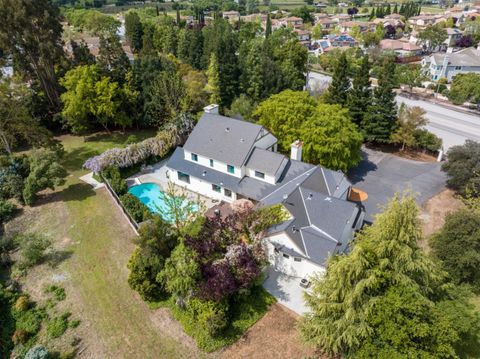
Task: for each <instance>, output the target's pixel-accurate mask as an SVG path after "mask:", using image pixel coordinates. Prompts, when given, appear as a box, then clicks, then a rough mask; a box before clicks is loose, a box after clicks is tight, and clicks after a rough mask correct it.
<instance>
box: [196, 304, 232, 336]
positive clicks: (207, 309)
mask: <svg viewBox="0 0 480 359" xmlns="http://www.w3.org/2000/svg"><path fill="white" fill-rule="evenodd" d="M188 310H189V312H190V314H191V315H192V316H193V318H195V319H196V320H197V321H198V324H199V325H200V326H201V327H202V328H203V329H204V330H205V331H206V332H207V333H208V334H209V335H210V336H212V337H215V336H218V335H220V334H221V333H222V331H223V330H225V328H226V327H227V324H228V321H227V316H226V312H227V310H228V305H227V304H226V302H224V301H222V302H215V301H213V300H207V301H202V300H200V299H197V298H194V299H191V300H190V301H189V303H188Z"/></svg>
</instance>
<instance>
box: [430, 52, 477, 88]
mask: <svg viewBox="0 0 480 359" xmlns="http://www.w3.org/2000/svg"><path fill="white" fill-rule="evenodd" d="M422 67H423V68H424V70H425V71H426V73H427V74H428V75H429V76H430V78H431V79H432V80H434V81H436V80H439V79H441V78H443V77H445V78H447V80H448V81H449V82H450V81H452V79H453V78H454V77H455V76H456V75H458V74H465V73H472V72H473V73H480V50H478V49H475V48H472V47H469V48H467V49H463V50H460V51H457V52H448V51H447V53H445V54H441V53H436V54H433V55H432V56H427V57H425V58H424V59H423V60H422Z"/></svg>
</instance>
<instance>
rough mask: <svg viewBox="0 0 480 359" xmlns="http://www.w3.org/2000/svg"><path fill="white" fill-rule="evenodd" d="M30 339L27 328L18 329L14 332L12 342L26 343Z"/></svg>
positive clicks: (16, 343)
mask: <svg viewBox="0 0 480 359" xmlns="http://www.w3.org/2000/svg"><path fill="white" fill-rule="evenodd" d="M27 340H28V333H27V331H26V330H23V329H17V330H15V332H14V333H13V336H12V342H13V344H15V345H18V344H24V343H25V342H26V341H27Z"/></svg>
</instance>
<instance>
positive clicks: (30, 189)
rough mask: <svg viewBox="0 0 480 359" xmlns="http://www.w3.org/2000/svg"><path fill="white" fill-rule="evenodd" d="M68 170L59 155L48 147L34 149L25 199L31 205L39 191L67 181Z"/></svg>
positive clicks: (24, 189) (25, 186)
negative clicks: (61, 163) (59, 161)
mask: <svg viewBox="0 0 480 359" xmlns="http://www.w3.org/2000/svg"><path fill="white" fill-rule="evenodd" d="M66 176H67V172H66V171H65V169H64V168H63V167H62V166H61V165H60V164H59V163H58V155H57V154H56V153H55V152H53V151H51V150H46V149H38V150H34V151H33V152H32V153H31V154H30V155H29V174H28V176H27V178H25V185H24V188H23V200H24V201H25V203H26V204H27V205H31V204H33V203H34V201H35V200H36V198H37V194H38V192H40V191H42V190H44V189H47V188H49V189H51V190H53V189H55V187H56V186H60V185H62V184H64V183H65V177H66Z"/></svg>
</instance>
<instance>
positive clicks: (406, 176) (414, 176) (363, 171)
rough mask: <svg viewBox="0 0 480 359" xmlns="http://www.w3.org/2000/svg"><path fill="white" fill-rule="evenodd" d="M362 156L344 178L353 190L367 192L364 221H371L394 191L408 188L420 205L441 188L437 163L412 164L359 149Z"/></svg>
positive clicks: (398, 158) (392, 156)
mask: <svg viewBox="0 0 480 359" xmlns="http://www.w3.org/2000/svg"><path fill="white" fill-rule="evenodd" d="M362 157H363V160H362V161H361V162H360V164H359V165H358V166H357V167H356V168H355V169H353V170H350V172H349V174H348V177H349V179H350V181H351V182H352V183H353V186H354V187H356V188H359V189H361V190H362V191H365V192H367V193H368V199H367V200H366V201H365V203H364V205H365V211H366V218H365V219H366V220H367V221H373V216H374V215H375V214H376V213H379V212H380V211H381V206H382V205H384V204H386V203H387V202H388V200H389V199H390V198H392V196H393V195H394V194H395V192H399V191H402V190H404V189H411V190H412V191H413V193H414V194H416V195H417V202H418V203H419V205H422V204H424V203H425V202H426V201H427V200H428V199H430V198H431V197H433V196H435V195H436V194H437V193H439V192H440V191H441V190H442V189H443V188H444V186H445V180H446V176H445V174H444V173H443V172H442V171H441V169H440V167H441V164H440V163H426V162H418V161H413V160H409V159H405V158H400V157H397V156H394V155H391V154H388V153H383V152H378V151H374V150H371V149H367V148H363V149H362Z"/></svg>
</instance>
